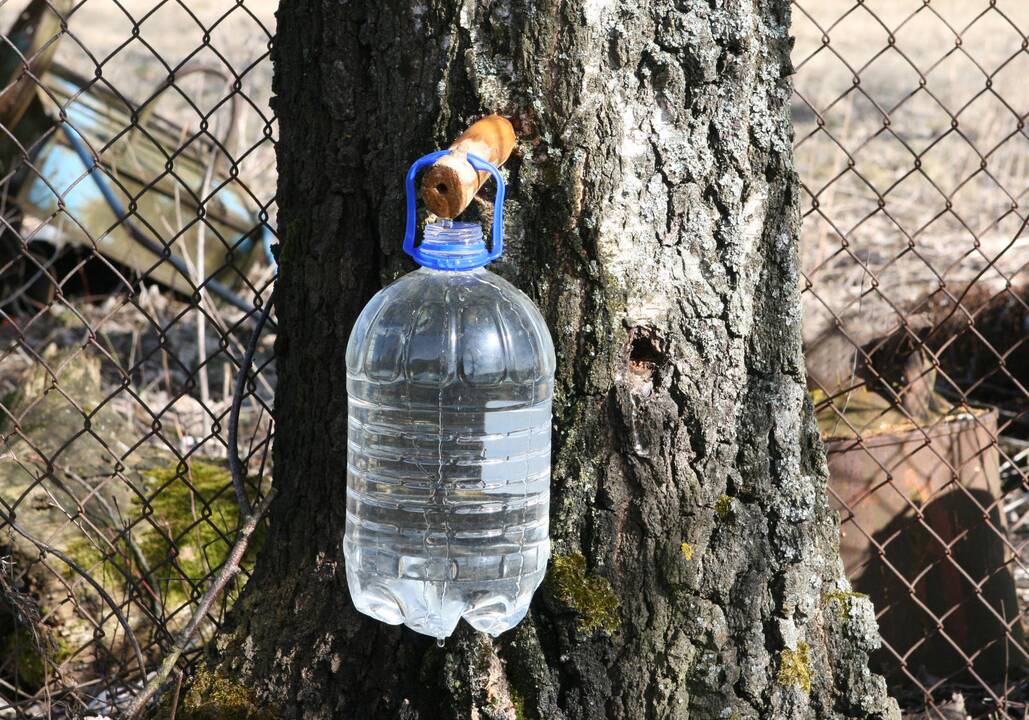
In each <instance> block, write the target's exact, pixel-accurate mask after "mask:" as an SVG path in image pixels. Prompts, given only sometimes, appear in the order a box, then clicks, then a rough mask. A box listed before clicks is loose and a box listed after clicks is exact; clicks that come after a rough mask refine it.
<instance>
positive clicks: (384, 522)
mask: <svg viewBox="0 0 1029 720" xmlns="http://www.w3.org/2000/svg"><path fill="white" fill-rule="evenodd" d="M553 374H554V349H553V344H552V342H551V339H550V335H549V332H548V331H547V328H546V325H545V324H544V322H543V319H542V317H541V316H540V313H539V311H538V310H537V309H536V307H535V306H534V305H533V304H532V302H531V301H530V300H529V299H528V298H527V297H526V296H525V295H524V294H523V293H521V292H520V291H519V290H517V289H516V288H515V287H513V286H512V285H510V284H509V283H507V282H506V281H504V280H503V279H501V278H500V277H498V276H496V275H494V274H492V273H490V272H488V271H487V270H484V269H481V268H479V269H475V270H470V271H461V272H453V271H435V270H427V269H421V270H418V271H416V272H413V273H410V274H408V275H406V276H405V277H403V278H401V279H400V280H398V281H397V282H395V283H393V284H392V285H390V286H389V287H388V288H386V289H385V290H383V291H382V292H380V293H379V294H378V295H376V296H375V297H374V298H373V299H372V300H371V302H370V303H369V304H368V306H367V307H366V308H365V309H364V311H363V312H362V313H361V316H360V318H359V319H358V321H357V324H356V325H355V327H354V331H353V333H352V334H351V337H350V343H349V345H348V347H347V392H348V396H349V422H348V448H347V450H348V452H347V455H348V462H347V520H346V532H345V538H344V552H345V555H346V566H347V582H348V585H349V588H350V594H351V597H352V598H353V600H354V604H355V605H356V607H357V608H358V609H359V610H361V611H362V612H364V613H366V614H368V615H371V616H372V617H375V618H378V619H379V620H382V621H383V622H387V623H391V624H398V623H404V624H406V625H408V626H409V627H411V628H412V629H414V630H417V631H418V632H422V633H425V634H427V635H432V636H435V637H446V636H448V635H450V634H451V632H453V629H454V627H455V626H456V624H457V622H458V620H459V619H460V618H461V617H464V618H465V619H466V620H468V622H470V623H471V624H472V625H473V626H474V627H475V628H476V629H478V630H482V631H485V632H489V633H491V634H494V635H496V634H498V633H500V632H503V631H504V630H507V629H508V628H510V627H512V626H513V625H515V624H516V623H517V622H518V621H519V620H521V619H522V617H524V615H525V612H526V610H527V609H528V606H529V602H530V600H531V598H532V594H533V592H534V591H535V589H536V588H537V587H538V586H539V584H540V582H541V581H542V579H543V575H544V572H545V570H546V563H547V559H548V557H549V554H550V541H549V536H548V522H549V499H550V494H549V485H550V425H551V397H552V393H553Z"/></svg>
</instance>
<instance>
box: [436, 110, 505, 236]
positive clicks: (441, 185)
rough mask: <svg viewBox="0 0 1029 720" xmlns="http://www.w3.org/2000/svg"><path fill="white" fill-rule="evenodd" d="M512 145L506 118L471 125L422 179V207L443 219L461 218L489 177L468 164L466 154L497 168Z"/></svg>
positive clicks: (487, 118) (491, 119)
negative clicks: (449, 151)
mask: <svg viewBox="0 0 1029 720" xmlns="http://www.w3.org/2000/svg"><path fill="white" fill-rule="evenodd" d="M514 142H515V132H514V127H512V126H511V122H510V121H509V120H508V119H507V118H503V117H500V116H499V115H488V116H487V117H484V118H482V119H481V120H479V121H477V122H475V123H473V124H472V126H471V127H469V128H468V129H467V130H465V131H464V133H462V135H461V136H460V137H459V138H457V140H455V141H454V143H453V144H452V145H451V146H450V150H451V153H450V154H449V155H444V156H443V157H441V158H440V159H439V160H437V161H436V162H435V163H433V165H432V167H430V168H429V169H428V170H427V171H426V172H425V175H424V176H423V177H422V199H423V200H424V201H425V205H426V206H427V207H428V208H429V210H431V211H432V212H433V213H435V214H436V215H438V216H439V217H442V218H454V217H457V216H458V215H460V214H461V212H462V211H464V209H465V208H466V207H468V205H469V204H470V203H471V202H472V198H474V197H475V193H477V192H479V188H480V187H482V184H483V183H484V182H486V180H488V179H489V177H490V174H489V173H487V172H478V171H476V170H475V168H473V167H472V166H471V165H469V164H468V160H467V157H466V156H467V153H472V154H473V155H476V156H478V157H480V158H482V159H483V160H487V161H489V162H491V163H493V164H494V165H496V166H497V167H500V166H501V165H503V164H504V163H505V162H507V159H508V158H509V157H510V156H511V150H512V149H513V148H514Z"/></svg>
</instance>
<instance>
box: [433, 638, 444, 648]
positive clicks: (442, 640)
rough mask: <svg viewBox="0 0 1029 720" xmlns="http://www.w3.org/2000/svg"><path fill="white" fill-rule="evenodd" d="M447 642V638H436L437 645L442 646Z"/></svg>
mask: <svg viewBox="0 0 1029 720" xmlns="http://www.w3.org/2000/svg"><path fill="white" fill-rule="evenodd" d="M446 644H447V640H446V638H436V647H438V648H441V647H443V646H444V645H446Z"/></svg>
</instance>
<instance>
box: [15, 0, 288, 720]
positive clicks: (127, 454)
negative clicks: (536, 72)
mask: <svg viewBox="0 0 1029 720" xmlns="http://www.w3.org/2000/svg"><path fill="white" fill-rule="evenodd" d="M274 9H275V8H274V4H273V2H271V1H270V0H231V1H224V0H190V1H189V2H183V1H176V0H167V1H160V0H157V1H154V0H89V1H88V2H76V3H73V2H72V0H6V2H4V3H2V4H0V25H2V30H3V32H5V33H6V35H5V38H4V40H3V41H2V42H0V528H2V529H0V563H2V566H0V717H5V718H6V717H18V718H22V717H24V718H29V717H32V718H41V717H83V716H106V715H110V716H117V715H118V711H119V709H120V708H123V707H124V704H125V702H126V701H127V699H128V698H129V697H131V696H132V695H134V694H135V693H137V692H138V690H139V687H140V681H141V680H142V679H143V678H144V677H145V676H146V675H147V673H148V672H149V671H152V670H153V668H154V666H155V664H156V661H158V660H159V659H161V658H162V657H164V656H165V654H166V653H167V652H168V650H169V648H170V647H171V645H172V644H173V642H174V638H175V636H176V635H177V634H178V633H179V632H180V631H181V629H182V628H183V627H184V626H185V625H186V624H187V623H188V622H189V621H190V619H191V618H192V617H193V616H194V614H196V613H197V612H198V608H200V605H199V603H200V600H201V597H202V596H203V594H204V592H205V591H206V590H207V589H208V587H209V586H210V584H211V582H212V578H213V576H214V573H215V572H216V571H217V570H218V569H219V567H221V566H222V565H223V563H224V562H225V561H226V558H227V557H228V554H229V551H230V548H231V547H232V545H233V543H234V542H235V541H236V536H237V531H238V530H239V527H240V523H241V518H240V515H241V511H240V505H239V502H238V500H237V494H236V491H235V489H234V487H233V483H232V481H231V477H230V473H229V469H228V466H229V463H228V458H227V456H226V449H227V447H228V445H227V442H228V438H227V433H228V422H227V418H228V415H229V412H230V406H231V400H232V395H233V390H234V381H235V377H236V375H237V373H238V371H239V367H240V363H241V359H242V357H243V356H244V353H245V346H246V344H247V343H248V341H249V339H250V337H251V335H252V332H253V327H254V325H255V322H256V321H255V318H256V316H257V314H258V310H259V309H260V308H261V307H262V305H263V303H265V302H266V301H267V300H268V296H269V294H270V283H271V281H272V279H273V276H274V272H275V271H274V259H273V258H272V257H271V255H270V248H271V242H272V239H273V232H274V213H275V209H274V206H273V204H272V200H273V196H274V185H275V168H274V150H273V144H274V142H275V133H276V125H275V120H274V118H273V116H272V115H271V112H270V110H269V103H268V99H269V95H270V86H271V82H270V80H271V67H270V60H269V57H268V53H269V48H270V44H271V40H272V33H273V32H274V28H273V24H272V23H273V12H274ZM273 335H274V332H266V333H265V335H264V336H263V338H262V341H261V344H260V345H259V347H258V351H257V362H256V368H255V371H254V374H253V375H252V377H251V381H250V382H249V383H248V384H247V385H246V387H245V391H246V392H245V398H244V401H243V403H242V410H241V422H240V443H239V445H240V455H241V456H242V459H243V461H244V464H245V466H246V481H245V483H244V488H243V489H244V491H245V493H246V494H247V495H248V496H249V499H250V501H254V502H256V500H257V499H258V498H260V497H261V496H262V495H263V494H264V493H265V491H266V490H267V487H268V477H269V474H270V468H269V457H270V453H269V450H270V440H271V419H270V404H271V397H272V392H273V386H274V368H273V365H272V364H271V353H270V347H271V340H272V337H273ZM259 541H260V536H259V535H258V537H257V538H256V542H259ZM252 547H253V545H252ZM251 562H252V550H251V553H249V554H248V555H247V556H245V557H244V558H243V562H242V566H243V568H242V569H243V572H242V573H241V574H240V576H239V577H238V578H236V579H235V580H234V581H233V583H232V584H230V586H229V588H228V591H227V592H226V593H223V594H222V595H221V596H220V600H219V604H216V605H215V606H213V607H211V608H209V609H207V611H206V612H204V613H203V615H202V617H200V618H199V619H200V631H199V632H198V633H197V634H196V635H195V637H194V639H193V644H192V645H191V646H190V647H188V648H186V651H187V652H186V654H185V655H184V659H183V663H182V664H183V666H185V664H187V663H188V661H189V659H190V657H191V653H192V654H193V655H195V652H194V650H196V649H198V648H199V647H200V646H201V645H202V644H203V643H204V642H205V640H207V639H209V638H210V637H211V635H212V633H213V632H215V631H216V629H217V628H218V625H219V622H220V621H221V619H222V617H223V616H224V610H225V608H226V607H227V605H228V604H229V603H231V602H232V599H233V597H234V596H235V594H236V593H237V592H238V589H239V587H241V586H242V583H243V582H244V581H245V578H246V570H247V568H248V567H250V564H251ZM201 610H202V608H201Z"/></svg>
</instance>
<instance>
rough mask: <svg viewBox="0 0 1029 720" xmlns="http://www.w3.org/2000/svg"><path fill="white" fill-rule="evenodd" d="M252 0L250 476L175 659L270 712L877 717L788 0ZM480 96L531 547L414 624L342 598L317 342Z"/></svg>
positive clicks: (374, 272)
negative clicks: (537, 452)
mask: <svg viewBox="0 0 1029 720" xmlns="http://www.w3.org/2000/svg"><path fill="white" fill-rule="evenodd" d="M278 23H279V24H278V27H279V30H278V39H277V41H276V45H275V50H274V58H275V66H276V73H275V92H276V98H275V107H276V110H277V112H278V116H279V118H280V123H281V140H280V143H279V147H278V160H279V172H280V180H279V183H280V192H279V207H280V215H279V217H280V227H281V235H282V245H281V260H280V262H281V275H280V280H279V286H280V287H279V297H280V303H279V318H280V320H279V322H280V335H279V339H278V345H277V353H278V363H279V365H278V372H279V385H278V390H277V399H276V418H277V421H278V423H277V436H276V441H275V468H276V470H275V483H276V485H277V487H278V488H279V495H278V498H277V500H276V502H275V505H274V508H273V510H272V518H271V528H270V532H269V534H268V537H267V542H266V545H265V546H264V548H263V551H262V553H261V555H260V558H259V562H258V566H257V569H256V574H255V575H254V578H253V580H252V582H251V583H250V585H249V587H248V588H247V590H246V592H245V595H244V598H243V599H242V601H241V602H240V603H239V604H238V605H237V608H236V612H235V613H234V625H233V626H232V627H231V628H230V631H229V633H228V634H227V635H226V636H225V637H224V638H223V640H222V642H221V662H220V665H219V666H218V669H217V672H218V673H219V677H220V678H221V679H220V680H219V681H218V683H211V682H210V681H209V678H208V681H206V682H207V684H208V685H213V686H219V687H220V685H219V683H220V684H221V685H224V684H225V683H240V684H242V685H243V686H244V687H245V688H246V690H245V692H246V693H249V696H250V697H251V698H252V699H254V700H255V701H256V705H255V706H254V707H257V706H260V707H262V708H264V709H265V710H266V711H267V712H271V713H272V715H273V716H275V717H283V718H408V719H413V718H419V719H421V720H436V719H438V718H523V717H524V718H546V719H547V720H553V719H556V718H567V719H569V720H572V719H578V718H611V719H622V718H624V719H628V720H641V719H643V718H687V717H691V718H830V717H832V718H837V717H848V718H858V717H860V718H885V717H899V714H898V713H897V710H896V706H895V704H893V702H892V701H890V700H888V699H887V697H886V693H885V689H884V684H883V682H882V680H881V678H879V677H877V676H874V675H872V674H870V673H869V671H868V669H867V667H866V653H867V652H868V650H869V649H871V648H872V647H874V646H875V645H876V644H877V643H878V637H877V631H876V628H875V622H874V618H873V614H872V609H871V607H870V605H869V603H868V602H867V600H865V599H864V598H862V597H860V596H856V595H854V594H852V593H849V592H848V590H849V588H848V586H847V584H846V582H845V580H844V579H843V575H842V571H841V565H840V562H839V558H838V553H837V527H836V525H835V520H834V518H833V516H832V513H831V512H830V509H829V507H828V505H827V502H826V493H825V483H826V471H825V463H824V458H823V455H822V451H821V449H820V443H819V440H818V437H817V434H816V431H815V427H814V424H813V422H812V417H811V409H810V406H809V404H808V402H807V399H806V393H805V382H804V366H803V363H802V358H801V351H800V347H801V341H800V303H799V298H798V260H797V230H798V223H799V220H798V213H797V180H796V177H795V175H794V172H793V166H792V160H791V129H790V123H789V118H788V102H789V96H790V77H789V76H790V73H791V66H790V62H789V51H790V46H791V42H790V39H789V34H788V31H789V2H788V0H748V1H744V2H735V1H733V2H729V1H728V0H710V1H709V2H700V1H691V2H685V1H680V2H672V1H671V0H586V1H585V2H560V1H558V0H540V1H538V2H525V1H524V0H464V1H463V2H444V1H442V0H423V1H422V2H420V3H407V2H400V1H399V0H350V1H349V2H339V0H283V3H282V6H281V8H280V10H279V15H278ZM491 111H496V112H500V113H502V114H505V115H507V116H509V117H511V118H513V119H514V121H515V123H516V127H517V128H518V130H519V133H520V146H519V149H518V150H517V151H516V156H515V157H514V158H512V161H511V162H510V163H509V166H508V172H509V177H510V188H511V192H510V200H509V202H508V224H507V238H508V244H509V245H508V246H509V251H508V253H507V256H506V257H505V259H504V261H503V262H500V263H497V264H496V265H495V266H494V268H493V269H495V271H497V272H499V273H501V274H502V275H504V276H505V277H507V278H508V279H510V280H511V281H512V282H514V283H515V284H517V285H518V286H519V287H521V288H523V289H524V290H525V291H526V292H527V293H528V294H529V295H530V296H532V297H533V298H534V299H535V300H536V302H537V303H538V304H539V306H540V307H541V308H542V309H543V311H544V314H545V316H546V318H547V320H548V322H549V325H550V328H551V331H552V333H553V336H554V340H555V344H556V346H557V352H558V363H559V365H558V368H559V369H558V372H557V383H558V387H557V392H556V398H555V400H556V402H555V425H554V427H555V431H554V448H555V452H554V473H553V486H552V487H553V502H552V536H553V541H554V560H553V562H552V566H551V572H550V575H549V576H548V580H547V581H546V582H545V583H544V586H543V587H542V588H541V590H540V592H539V593H538V595H537V597H536V599H535V602H534V605H533V608H532V610H531V613H530V615H529V617H528V618H527V619H526V620H525V622H523V623H522V624H521V625H520V626H519V627H518V628H517V629H516V630H514V631H512V632H509V633H507V634H505V635H503V636H501V637H500V638H499V639H497V640H495V641H491V640H489V639H488V638H487V637H485V636H480V635H476V634H475V633H473V632H472V631H470V629H469V628H468V627H467V626H464V627H462V629H461V630H459V632H458V633H457V634H456V635H455V636H454V637H453V638H452V639H451V640H450V641H449V642H448V643H447V645H446V647H445V648H443V649H439V648H437V647H436V645H435V643H434V642H433V641H432V640H431V639H429V638H425V637H421V636H418V635H416V634H414V633H412V632H410V631H408V630H405V629H402V628H396V627H389V626H386V625H382V624H379V623H376V622H374V621H371V620H368V619H366V618H364V617H362V616H359V615H357V614H356V613H355V611H354V610H353V609H352V608H351V605H350V601H349V598H348V595H347V590H346V585H345V577H344V573H343V569H342V566H341V565H342V558H341V551H340V544H341V539H342V533H343V518H344V504H345V497H344V488H345V438H346V393H345V372H344V363H343V354H344V348H345V345H346V340H347V336H348V333H349V332H350V327H351V323H352V321H353V320H354V318H355V316H356V315H357V313H358V312H359V310H360V309H361V307H362V306H363V304H364V303H365V302H366V301H367V300H368V299H369V297H370V296H371V295H372V294H373V293H374V292H375V291H376V290H377V289H378V288H379V287H381V286H382V285H383V284H384V283H386V282H389V281H390V280H392V279H393V278H395V277H397V276H398V275H399V274H400V273H402V272H405V271H407V270H409V269H410V267H411V265H410V263H409V261H408V260H407V259H406V258H405V257H404V256H403V255H402V254H401V250H400V244H401V243H400V241H401V236H402V212H401V209H402V197H401V181H402V176H403V172H404V171H405V169H406V168H407V166H408V164H409V163H410V162H411V161H412V160H413V159H414V158H415V157H417V156H418V155H420V154H422V153H423V152H427V151H429V150H431V149H434V148H436V147H438V146H445V145H446V143H447V142H448V141H449V139H450V138H452V137H454V136H455V134H456V133H458V132H459V131H460V130H461V129H463V127H465V125H466V124H467V123H468V122H469V121H470V120H472V119H474V118H476V117H478V116H480V115H482V114H484V113H487V112H491ZM225 678H229V679H225ZM223 689H224V688H223ZM222 694H223V695H225V694H226V693H222ZM271 709H274V710H271ZM255 712H256V711H255ZM179 717H183V715H181V714H180V716H179Z"/></svg>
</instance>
